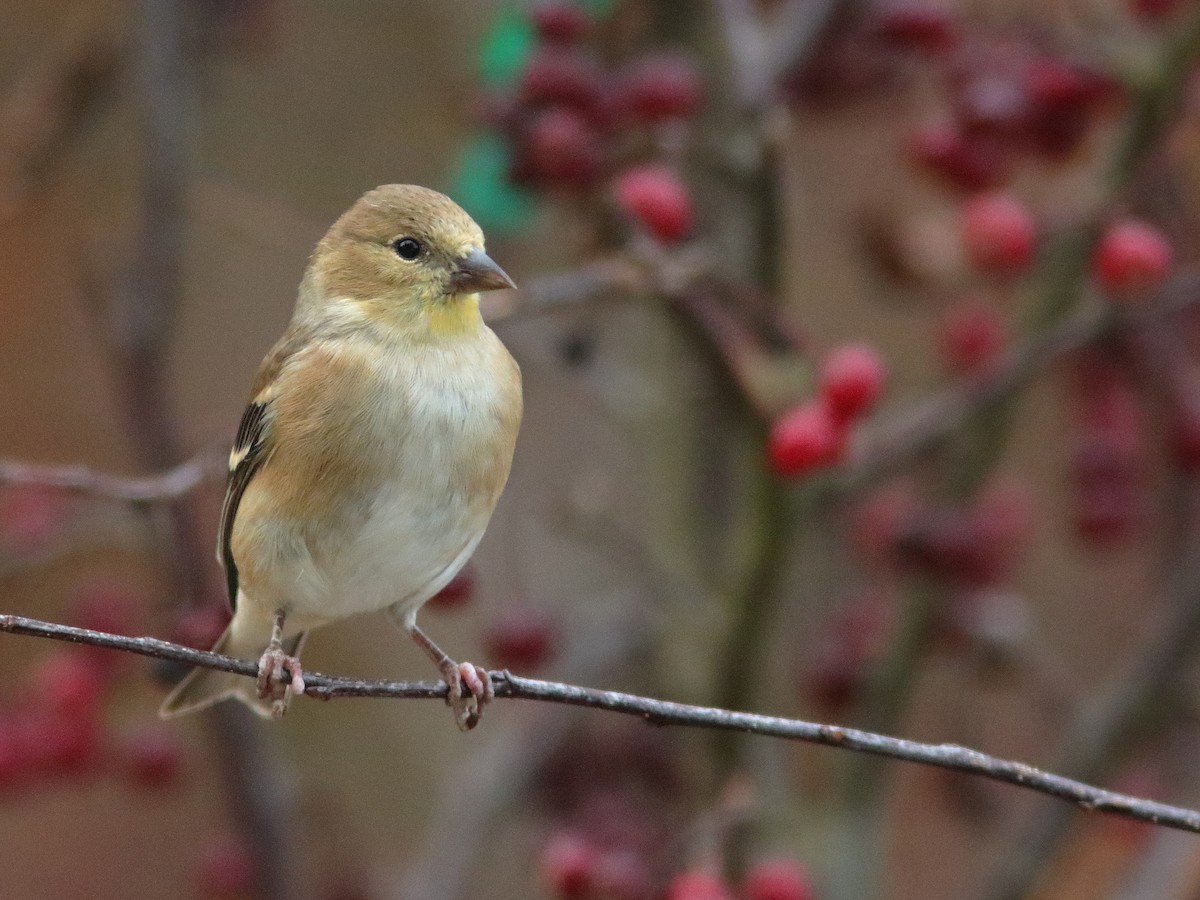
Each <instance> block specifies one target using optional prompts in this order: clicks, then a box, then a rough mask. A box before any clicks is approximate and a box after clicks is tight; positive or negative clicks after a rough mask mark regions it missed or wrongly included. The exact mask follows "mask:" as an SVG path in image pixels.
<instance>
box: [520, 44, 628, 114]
mask: <svg viewBox="0 0 1200 900" xmlns="http://www.w3.org/2000/svg"><path fill="white" fill-rule="evenodd" d="M518 94H519V96H520V98H521V100H522V101H523V102H524V103H526V104H527V105H530V106H566V107H568V108H569V109H571V110H573V111H575V112H577V113H579V114H581V115H583V116H591V115H593V114H594V113H595V111H596V110H597V109H599V108H601V107H603V106H604V105H605V103H606V99H605V97H606V89H605V82H604V76H603V75H602V74H601V72H600V70H599V69H598V68H597V67H596V64H595V63H594V62H593V60H592V59H591V58H590V57H588V56H586V55H584V54H583V53H580V52H578V51H575V50H571V49H564V48H558V47H544V48H542V49H541V50H539V51H538V52H537V53H535V54H534V55H533V57H532V58H530V60H529V63H528V65H527V66H526V67H525V72H524V73H523V75H522V76H521V84H520V87H519V88H518Z"/></svg>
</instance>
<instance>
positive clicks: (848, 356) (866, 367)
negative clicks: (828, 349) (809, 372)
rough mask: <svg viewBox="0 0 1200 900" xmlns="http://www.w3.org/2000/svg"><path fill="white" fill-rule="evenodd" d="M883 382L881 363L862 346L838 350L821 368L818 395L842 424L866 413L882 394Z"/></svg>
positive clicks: (871, 349) (883, 372)
mask: <svg viewBox="0 0 1200 900" xmlns="http://www.w3.org/2000/svg"><path fill="white" fill-rule="evenodd" d="M886 381H887V369H886V368H885V367H884V365H883V360H882V359H880V357H879V354H878V353H877V352H876V351H875V349H874V348H873V347H869V346H867V345H866V344H846V345H844V346H842V347H838V348H837V349H835V350H834V351H833V352H832V353H830V354H829V356H828V357H827V358H826V359H825V362H824V364H823V365H822V366H821V385H820V390H821V395H822V396H823V397H824V398H825V401H826V402H827V403H828V404H829V408H830V409H831V410H832V412H833V414H834V416H835V417H836V418H838V419H840V420H842V421H847V420H850V419H855V418H858V417H859V416H860V415H862V414H863V413H865V412H867V411H868V410H870V409H871V408H872V407H873V406H874V405H875V403H876V402H877V401H878V400H879V397H880V395H882V394H883V386H884V383H885V382H886Z"/></svg>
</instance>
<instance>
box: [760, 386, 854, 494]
mask: <svg viewBox="0 0 1200 900" xmlns="http://www.w3.org/2000/svg"><path fill="white" fill-rule="evenodd" d="M844 443H845V433H844V429H843V428H842V426H841V425H840V424H839V422H838V421H837V419H836V417H835V416H834V414H833V412H832V411H831V410H830V408H829V405H828V404H827V403H823V402H820V401H814V402H809V403H805V404H802V405H801V406H797V407H795V408H794V409H792V410H790V411H789V412H786V413H784V414H783V415H782V416H780V417H779V418H778V419H776V420H775V422H774V424H773V425H772V426H771V434H770V437H769V438H768V440H767V459H768V461H769V462H770V464H771V468H772V469H774V470H775V473H776V474H777V475H780V476H782V477H784V478H793V477H795V476H797V475H805V474H807V473H809V472H811V471H812V470H813V469H817V468H821V467H822V466H828V465H832V464H833V463H835V462H837V461H838V457H839V456H840V455H841V452H842V449H843V446H844Z"/></svg>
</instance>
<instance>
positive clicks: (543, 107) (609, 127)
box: [485, 0, 702, 243]
mask: <svg viewBox="0 0 1200 900" xmlns="http://www.w3.org/2000/svg"><path fill="white" fill-rule="evenodd" d="M531 15H532V17H533V23H534V26H535V29H536V33H537V36H538V46H537V48H536V50H535V51H534V53H533V55H532V56H531V57H530V59H529V61H528V63H527V64H526V67H525V69H524V72H523V73H522V75H521V78H520V81H519V83H518V84H517V86H516V89H515V92H514V93H513V94H511V95H509V96H504V97H494V98H491V99H490V100H489V102H488V103H487V104H486V109H485V119H486V120H487V121H488V124H490V125H492V126H494V127H497V128H499V129H500V130H501V131H502V133H503V134H504V135H506V137H507V138H508V140H509V142H510V144H511V146H512V148H513V153H512V164H511V169H510V173H509V175H510V178H511V179H512V180H513V181H514V182H515V183H517V184H521V185H525V186H528V187H531V188H534V189H536V190H541V191H560V192H569V193H572V194H589V193H593V192H596V191H598V190H603V189H604V186H605V184H606V183H607V185H608V187H607V195H608V197H609V199H610V200H611V201H612V202H614V203H615V204H616V206H617V208H618V209H620V210H621V211H622V213H623V214H624V215H625V216H626V217H627V219H628V220H629V221H630V222H632V223H633V224H635V225H636V226H638V227H640V228H641V229H643V230H644V231H646V232H647V233H649V234H650V235H652V236H653V237H655V238H656V239H657V240H659V241H661V242H663V243H674V242H676V241H679V240H681V239H683V238H685V237H687V236H688V234H689V233H690V231H691V229H692V220H693V210H692V200H691V196H690V195H689V193H688V191H687V188H686V186H685V185H684V183H683V180H682V179H681V178H680V176H679V175H678V173H677V172H676V171H675V169H674V168H673V167H671V166H669V165H666V164H663V163H658V162H646V161H645V160H647V159H648V158H649V159H653V157H655V156H656V155H658V153H657V150H656V148H657V147H658V146H660V145H661V144H663V143H673V141H670V140H667V139H666V136H667V135H669V134H671V133H672V132H674V131H675V130H677V129H678V128H679V126H680V125H681V124H683V123H686V122H687V121H688V120H689V119H691V118H692V117H694V115H695V114H696V112H697V110H698V109H699V107H700V103H701V100H702V80H701V77H700V73H699V69H698V68H697V67H696V66H695V65H694V64H693V62H692V61H691V60H690V59H689V58H687V57H686V56H684V55H682V54H675V53H660V54H656V55H647V56H643V57H640V58H638V59H635V60H633V61H632V62H630V63H629V64H628V65H626V66H624V67H623V68H619V69H615V70H614V69H612V68H610V67H609V66H607V65H606V64H605V63H603V62H602V61H601V59H600V57H599V54H598V53H595V52H592V49H593V48H590V47H589V46H588V43H589V40H590V39H591V38H592V37H593V36H594V35H595V34H596V32H597V30H598V27H597V23H596V22H594V21H592V19H591V18H590V14H589V13H588V11H587V10H585V9H584V8H583V7H582V6H580V5H578V4H576V3H572V2H569V0H563V2H551V3H544V4H540V5H538V6H536V7H535V8H534V9H533V11H532V13H531Z"/></svg>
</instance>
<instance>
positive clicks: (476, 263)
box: [302, 184, 516, 333]
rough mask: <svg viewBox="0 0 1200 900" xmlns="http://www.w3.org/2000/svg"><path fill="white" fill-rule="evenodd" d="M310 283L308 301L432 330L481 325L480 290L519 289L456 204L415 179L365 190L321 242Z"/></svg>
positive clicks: (478, 231) (307, 289)
mask: <svg viewBox="0 0 1200 900" xmlns="http://www.w3.org/2000/svg"><path fill="white" fill-rule="evenodd" d="M306 282H307V283H306V285H305V288H304V290H303V291H302V302H304V296H303V294H304V293H308V294H310V295H312V296H310V297H309V298H308V301H307V302H308V305H312V304H313V303H314V302H319V303H320V304H322V305H324V304H330V303H332V304H341V303H350V304H354V305H355V306H357V307H358V308H359V309H360V310H361V311H362V312H364V313H365V314H366V315H368V316H370V317H372V318H375V319H378V320H379V321H381V322H384V323H387V324H391V325H394V326H398V327H402V328H405V329H408V330H411V329H413V328H419V329H424V328H427V329H429V330H430V331H431V332H434V333H441V332H445V331H451V332H453V331H460V330H463V329H468V328H471V327H476V326H478V324H479V322H480V321H481V320H480V318H479V298H478V294H479V292H480V291H490V290H496V289H499V288H512V287H516V285H515V284H513V281H512V279H511V278H509V277H508V275H507V274H505V272H504V270H503V269H501V268H500V267H499V266H498V265H496V263H494V262H493V261H492V259H491V257H489V256H488V255H487V254H486V253H485V252H484V249H483V232H482V231H481V230H480V228H479V226H478V225H476V224H475V222H474V220H473V219H472V218H471V217H470V216H469V215H467V213H466V212H465V211H464V210H463V209H462V208H461V207H460V206H458V204H456V203H455V202H454V201H453V200H451V199H450V198H449V197H446V196H445V195H443V194H439V193H438V192H437V191H432V190H430V189H428V188H423V187H418V186H417V185H411V184H388V185H384V186H383V187H378V188H376V189H375V190H373V191H368V192H367V193H366V194H364V195H363V196H362V198H360V199H359V201H358V202H357V203H355V204H354V206H352V207H351V208H350V209H349V210H348V211H347V212H346V213H345V214H344V215H343V216H342V217H341V218H340V219H338V220H337V222H335V223H334V224H333V227H331V228H330V229H329V232H328V233H327V234H326V235H325V237H324V238H322V239H321V242H320V243H319V244H318V245H317V248H316V250H315V251H314V252H313V256H312V260H311V261H310V263H309V275H308V277H307V278H306Z"/></svg>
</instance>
